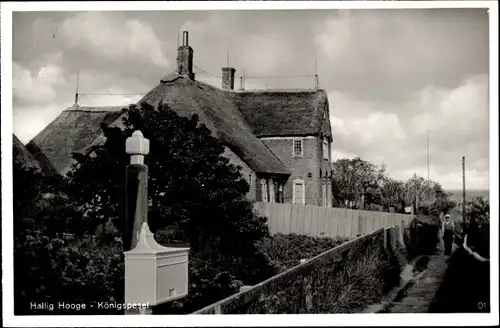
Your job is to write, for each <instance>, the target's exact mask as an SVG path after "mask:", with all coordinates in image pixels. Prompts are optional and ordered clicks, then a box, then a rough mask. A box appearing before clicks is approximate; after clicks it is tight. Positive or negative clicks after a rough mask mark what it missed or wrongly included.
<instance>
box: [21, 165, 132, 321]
mask: <svg viewBox="0 0 500 328" xmlns="http://www.w3.org/2000/svg"><path fill="white" fill-rule="evenodd" d="M13 166H14V167H13V169H14V172H13V182H14V190H13V191H14V194H13V199H14V207H13V213H14V273H15V275H14V293H15V298H14V299H15V304H14V311H15V313H16V314H17V315H33V314H51V315H52V314H72V313H73V314H92V313H93V314H102V310H99V309H98V302H100V301H112V300H117V301H119V299H115V298H114V296H113V295H123V287H122V286H123V256H122V254H123V251H122V249H121V243H120V242H119V241H118V242H115V243H111V244H108V245H101V246H97V245H95V243H93V242H92V241H91V240H90V239H89V238H87V240H78V239H75V238H74V237H73V236H71V235H67V234H64V233H63V229H64V226H63V225H61V224H60V222H63V221H64V220H63V218H64V216H63V215H64V213H67V211H66V207H67V204H66V203H65V201H67V199H66V198H65V197H63V196H61V195H60V194H58V193H57V189H58V188H60V187H61V185H60V183H61V181H60V180H59V179H56V180H54V179H53V178H47V177H45V176H43V175H42V174H41V173H40V171H39V170H36V169H32V168H28V167H26V166H23V164H22V163H19V162H14V165H13ZM64 302H66V304H73V305H76V304H85V307H86V308H85V309H81V308H80V310H77V309H76V308H75V309H65V308H63V307H60V306H59V305H60V304H63V303H64ZM35 304H38V305H39V306H40V307H41V308H37V307H34V305H35ZM91 305H95V306H94V307H93V308H91ZM51 306H53V307H51Z"/></svg>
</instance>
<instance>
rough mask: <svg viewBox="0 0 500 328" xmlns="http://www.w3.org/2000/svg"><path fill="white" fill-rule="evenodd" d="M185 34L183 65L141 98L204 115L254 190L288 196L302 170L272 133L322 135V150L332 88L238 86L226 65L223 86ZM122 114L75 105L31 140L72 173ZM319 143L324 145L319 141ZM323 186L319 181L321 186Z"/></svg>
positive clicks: (257, 193)
mask: <svg viewBox="0 0 500 328" xmlns="http://www.w3.org/2000/svg"><path fill="white" fill-rule="evenodd" d="M184 33H185V34H184V36H185V39H184V44H183V45H182V46H180V47H179V49H178V58H177V70H176V71H175V72H173V73H170V74H167V75H166V76H165V77H163V78H162V79H161V80H160V82H159V84H158V85H157V86H155V87H154V88H153V89H152V90H151V91H149V92H148V93H147V94H146V95H145V96H144V97H143V98H142V99H141V100H140V101H139V104H145V103H147V104H149V105H152V106H153V107H156V106H158V105H159V104H160V103H166V104H168V105H169V106H170V108H172V109H173V110H175V111H176V112H177V113H178V114H179V115H181V116H190V115H191V114H194V113H196V114H198V116H199V118H200V121H201V122H202V123H204V124H205V125H206V126H207V128H209V129H210V130H211V131H212V133H213V134H214V135H215V136H216V137H217V138H218V139H219V140H220V141H221V142H222V144H223V145H224V146H225V147H226V155H227V156H228V157H229V159H230V160H231V161H232V162H233V163H235V164H237V165H240V166H242V167H243V174H244V175H245V176H246V177H247V179H248V180H249V183H250V187H251V188H250V189H251V192H250V193H251V196H250V197H251V198H253V199H257V200H264V199H268V200H271V201H272V200H273V199H274V200H279V199H281V200H283V199H284V197H283V194H281V196H280V195H279V194H278V192H279V191H281V192H282V193H283V187H284V186H285V184H286V182H287V181H288V179H289V178H290V176H291V175H294V172H295V173H297V170H296V168H295V167H294V164H291V163H290V160H289V159H288V157H286V158H284V157H283V155H282V154H281V152H280V151H275V149H273V145H272V144H271V141H267V139H266V138H271V139H272V138H280V137H283V138H284V139H286V140H288V139H290V138H306V137H314V138H316V137H317V140H318V142H319V144H318V146H319V150H321V142H322V141H321V140H323V139H325V140H328V142H331V131H330V123H329V120H325V117H328V116H327V115H328V99H327V96H326V93H325V92H324V91H323V90H317V89H316V90H304V91H256V92H248V91H243V92H236V91H234V90H233V88H234V72H235V70H234V69H232V68H223V69H222V73H223V78H222V88H221V89H219V88H215V87H213V86H210V85H208V84H206V83H203V82H200V81H197V80H196V79H195V74H194V73H193V71H192V67H193V65H192V61H193V50H192V48H191V47H190V46H189V45H188V44H187V32H184ZM122 115H123V114H122V108H121V107H100V108H90V107H79V106H78V105H75V106H73V107H71V108H68V109H66V110H64V111H63V112H62V113H61V114H60V115H59V116H58V117H57V118H56V119H55V120H54V121H53V122H52V123H50V124H49V125H48V126H47V127H46V128H45V129H43V130H42V131H41V132H40V133H39V134H38V135H37V136H36V137H35V138H34V139H33V140H31V142H30V143H29V145H28V146H29V147H31V149H35V150H36V151H37V153H43V154H45V155H46V156H47V158H48V159H49V160H50V162H51V163H52V164H53V166H54V167H55V168H56V170H57V171H58V172H59V173H61V174H66V172H67V171H68V170H69V169H70V167H71V164H72V156H71V154H72V153H73V152H85V150H86V149H88V147H89V146H91V145H94V144H96V143H99V142H102V140H103V135H102V133H101V130H100V123H101V122H106V123H108V124H110V125H118V126H119V125H120V124H121V116H122ZM320 139H321V140H320ZM290 140H291V139H290ZM301 140H302V139H301ZM287 142H288V141H287ZM290 142H293V140H292V141H290ZM287 147H288V148H287V149H288V150H290V151H291V149H292V148H293V147H295V148H297V147H298V146H297V144H295V145H292V144H290V145H289V146H287ZM301 147H302V144H300V149H302V148H301ZM312 148H314V149H315V151H316V150H318V149H316V148H318V147H316V146H314V147H312ZM297 149H298V148H297ZM328 149H329V148H328ZM301 151H302V150H301ZM311 156H312V155H311ZM314 156H315V157H314ZM314 156H313V157H314V159H313V160H314V161H316V162H317V161H319V162H321V160H322V158H319V157H321V155H320V154H314ZM304 157H306V156H304ZM311 158H312V157H311ZM318 158H319V159H318ZM309 159H310V158H309ZM320 164H321V163H320ZM301 165H302V164H301ZM315 165H316V164H315ZM303 166H305V167H308V168H309V170H311V169H310V168H311V167H314V171H315V172H314V173H315V174H317V173H318V172H320V171H321V168H323V170H324V171H323V172H326V171H325V167H329V165H326V166H321V165H320V166H318V168H317V172H316V168H315V166H314V165H313V166H311V165H310V164H307V163H305V162H304V164H303ZM316 166H317V165H316ZM320 167H321V168H320ZM305 175H307V173H300V176H301V177H303V176H305ZM317 175H318V176H319V174H317ZM256 178H258V179H256ZM268 181H269V182H268ZM264 185H266V186H265V187H264ZM319 187H320V186H319V185H318V186H316V185H315V186H314V187H313V188H319ZM304 189H305V188H304ZM297 190H298V189H297ZM290 191H291V189H290ZM263 194H266V196H265V197H264V196H263ZM314 197H318V196H317V195H316V196H314ZM285 198H286V197H285ZM305 199H306V197H304V202H305ZM290 200H291V197H290Z"/></svg>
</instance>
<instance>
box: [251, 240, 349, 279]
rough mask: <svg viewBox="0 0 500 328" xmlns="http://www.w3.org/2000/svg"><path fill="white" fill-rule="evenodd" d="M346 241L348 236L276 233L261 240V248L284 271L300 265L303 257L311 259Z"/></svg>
mask: <svg viewBox="0 0 500 328" xmlns="http://www.w3.org/2000/svg"><path fill="white" fill-rule="evenodd" d="M346 241H347V238H337V239H332V238H318V237H309V236H304V235H297V234H290V235H284V234H275V235H273V236H272V237H268V238H265V239H264V240H263V241H262V242H260V245H259V249H260V250H261V251H262V252H263V253H265V254H267V255H268V256H269V257H270V259H271V260H272V262H273V263H274V264H275V265H276V266H277V267H278V268H279V270H280V271H284V270H287V269H290V268H292V267H294V266H296V265H298V264H299V263H300V260H301V259H311V258H313V257H314V256H316V255H319V254H321V253H323V252H325V251H327V250H329V249H332V248H334V247H336V246H338V245H340V244H342V243H344V242H346Z"/></svg>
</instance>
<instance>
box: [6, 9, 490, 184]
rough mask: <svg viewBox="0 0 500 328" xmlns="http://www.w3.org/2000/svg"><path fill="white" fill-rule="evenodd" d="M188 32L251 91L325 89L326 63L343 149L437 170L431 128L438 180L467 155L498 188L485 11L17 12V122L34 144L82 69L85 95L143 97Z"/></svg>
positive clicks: (402, 166)
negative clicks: (492, 168) (492, 170)
mask: <svg viewBox="0 0 500 328" xmlns="http://www.w3.org/2000/svg"><path fill="white" fill-rule="evenodd" d="M178 30H181V31H182V30H187V31H189V43H190V45H191V46H192V47H193V49H194V64H195V65H196V66H197V67H199V68H200V69H202V70H203V71H202V70H200V69H197V79H199V80H203V81H205V82H208V83H211V84H214V85H216V86H219V85H220V79H219V78H218V77H217V76H220V71H221V67H222V66H225V65H226V63H227V60H228V57H229V64H230V66H232V67H234V68H236V76H237V78H238V81H237V83H236V87H239V77H240V75H242V73H243V70H244V69H245V72H246V76H248V78H247V80H246V88H247V89H249V88H312V87H313V86H314V79H313V78H310V77H307V76H311V75H314V71H315V66H316V67H317V72H318V74H319V81H320V86H321V88H323V89H325V90H326V91H327V92H328V98H329V103H330V120H331V123H332V129H333V135H334V144H333V158H334V159H337V158H343V157H354V156H360V157H362V158H364V159H367V160H369V161H372V162H374V163H377V164H380V163H382V162H383V163H385V164H386V165H387V168H388V171H389V173H390V175H392V176H393V177H394V178H397V179H404V180H406V179H407V178H409V177H411V176H412V175H413V173H417V174H420V175H422V176H424V177H425V176H426V175H427V166H426V165H427V160H426V144H427V137H426V136H427V130H429V131H430V133H429V135H430V139H429V140H430V142H429V144H430V147H429V148H430V177H431V179H435V180H437V181H439V182H441V183H442V184H443V186H444V187H445V188H447V189H459V188H461V183H462V182H461V181H462V180H461V179H462V178H461V158H462V156H466V158H467V172H466V175H467V187H468V188H471V189H487V188H488V187H489V170H488V165H489V164H488V163H489V142H488V139H489V121H488V116H489V110H488V106H489V104H488V103H489V101H488V72H489V68H488V60H489V58H488V51H489V50H488V14H487V12H486V10H485V9H427V10H425V9H424V10H419V9H416V10H415V9H412V10H403V9H401V10H350V11H348V10H321V11H319V10H309V11H218V12H214V11H211V12H209V11H184V12H165V11H150V12H144V11H143V12H23V13H14V14H13V119H14V125H13V129H14V133H15V134H16V135H17V136H18V137H19V138H20V139H21V140H22V141H23V142H28V141H29V140H31V138H33V137H34V136H35V135H36V134H37V133H38V132H39V131H40V130H41V129H43V128H44V127H45V126H46V125H47V124H48V123H50V122H51V121H52V120H53V119H54V118H55V117H56V116H57V115H58V114H59V113H60V112H61V111H62V110H63V109H65V108H67V107H68V106H71V105H72V103H73V102H74V93H75V88H76V71H77V70H80V79H79V92H80V93H83V94H85V93H87V94H91V93H113V94H127V95H126V96H124V95H113V96H81V97H80V105H127V104H129V103H131V102H135V101H137V100H138V99H140V93H144V92H147V91H148V90H150V89H151V88H153V87H154V86H155V85H156V84H157V83H158V82H159V80H160V78H161V77H162V76H163V75H164V74H166V73H169V72H171V71H173V70H174V69H175V59H176V48H177V42H178V32H177V31H178ZM228 54H229V56H228ZM315 58H316V60H315ZM315 62H316V65H315ZM204 71H206V72H208V73H211V74H213V75H215V76H212V75H209V74H207V73H205V72H204ZM283 76H295V77H294V78H277V77H283ZM264 77H266V78H264ZM270 77H273V78H270ZM128 94H135V95H131V96H128Z"/></svg>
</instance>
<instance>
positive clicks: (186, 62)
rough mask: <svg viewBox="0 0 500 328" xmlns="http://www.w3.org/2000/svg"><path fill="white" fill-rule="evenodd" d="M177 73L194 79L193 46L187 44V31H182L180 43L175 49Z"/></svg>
mask: <svg viewBox="0 0 500 328" xmlns="http://www.w3.org/2000/svg"><path fill="white" fill-rule="evenodd" d="M177 73H179V75H186V76H187V77H189V79H191V80H194V73H193V48H191V47H190V46H189V33H188V32H187V31H183V32H182V45H181V46H179V48H178V49H177Z"/></svg>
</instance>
